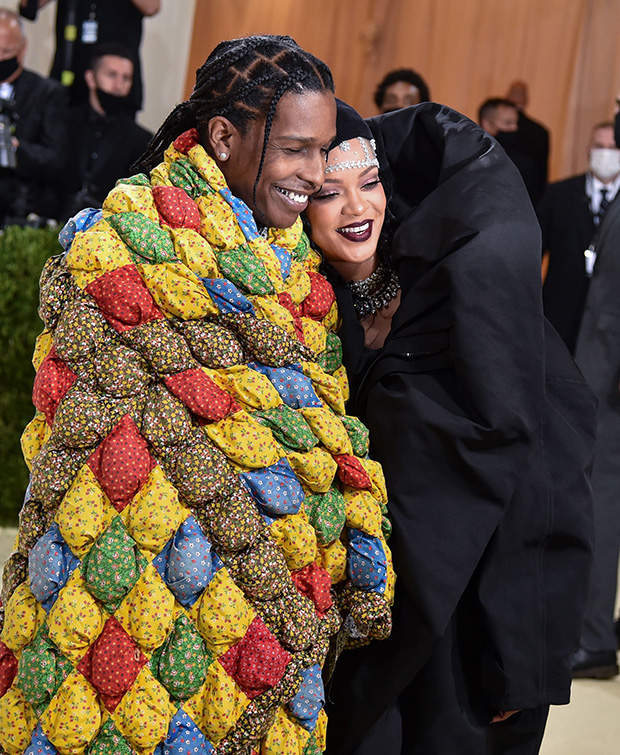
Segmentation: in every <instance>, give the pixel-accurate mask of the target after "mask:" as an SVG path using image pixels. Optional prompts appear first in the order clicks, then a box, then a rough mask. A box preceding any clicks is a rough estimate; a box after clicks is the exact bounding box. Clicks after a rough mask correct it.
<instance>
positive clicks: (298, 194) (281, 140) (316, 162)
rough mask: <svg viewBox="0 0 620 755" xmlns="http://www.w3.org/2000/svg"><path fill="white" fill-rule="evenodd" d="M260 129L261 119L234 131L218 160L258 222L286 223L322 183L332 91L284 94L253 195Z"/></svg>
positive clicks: (331, 131)
mask: <svg viewBox="0 0 620 755" xmlns="http://www.w3.org/2000/svg"><path fill="white" fill-rule="evenodd" d="M264 133H265V119H261V120H259V121H254V122H253V123H252V125H251V126H250V128H249V129H248V131H247V133H246V134H245V135H241V134H240V133H239V132H237V136H236V138H235V139H234V140H232V141H231V143H230V151H229V159H228V160H226V161H225V162H220V163H218V164H219V165H220V168H221V169H222V172H223V173H224V176H225V177H226V181H227V183H228V185H229V187H230V190H231V191H232V193H233V194H234V195H235V196H236V197H239V198H240V199H242V200H243V201H244V202H245V203H246V204H247V205H248V207H249V208H250V210H251V211H252V213H253V215H254V217H255V219H256V221H257V222H258V223H260V224H262V225H265V226H269V227H271V228H289V227H290V226H292V225H293V223H294V222H295V221H296V220H297V218H298V217H299V215H300V213H301V212H302V211H303V210H305V209H306V207H307V205H308V201H309V197H310V196H311V195H312V194H314V193H315V192H316V191H317V189H319V187H320V186H321V184H322V183H323V179H324V177H325V161H326V156H327V150H328V148H329V145H330V144H331V141H332V140H333V139H334V135H335V133H336V103H335V100H334V95H333V94H332V93H331V92H302V93H295V92H287V93H286V94H284V95H283V96H282V99H281V100H280V101H279V103H278V107H277V109H276V115H275V118H274V119H273V124H272V127H271V134H270V136H269V144H268V145H267V152H266V153H265V162H264V163H263V170H262V172H261V176H260V179H259V181H258V184H257V186H256V194H255V195H254V183H255V181H256V175H257V173H258V167H259V164H260V156H261V151H262V148H263V137H264ZM254 196H255V199H254Z"/></svg>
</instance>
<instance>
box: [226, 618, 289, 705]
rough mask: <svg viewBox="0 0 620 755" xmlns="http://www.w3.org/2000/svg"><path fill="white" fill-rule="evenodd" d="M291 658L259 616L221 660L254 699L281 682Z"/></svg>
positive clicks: (246, 692)
mask: <svg viewBox="0 0 620 755" xmlns="http://www.w3.org/2000/svg"><path fill="white" fill-rule="evenodd" d="M290 659H291V656H290V654H289V653H287V652H286V650H284V648H283V647H282V646H281V645H280V643H279V642H278V641H277V640H276V638H275V637H274V636H273V634H272V633H271V632H270V631H269V629H267V627H266V626H265V623H264V622H263V620H262V619H261V618H260V616H257V617H256V618H255V619H254V621H253V622H252V623H251V624H250V626H249V627H248V631H247V632H246V634H245V637H244V638H243V639H242V640H240V641H239V642H238V643H237V644H236V645H233V646H232V647H231V648H230V650H227V651H226V652H225V653H224V655H221V656H220V657H219V658H218V661H219V662H220V663H221V664H222V666H223V667H224V668H225V669H226V671H227V672H228V673H229V674H230V676H232V678H233V679H234V680H235V682H236V683H237V684H238V685H239V686H240V687H241V689H242V690H243V691H244V692H245V694H246V695H247V696H248V697H249V698H250V699H252V698H254V697H256V696H257V695H260V694H261V693H262V692H265V691H266V690H268V689H269V688H270V687H273V686H274V685H275V684H277V683H278V682H279V681H280V679H281V678H282V675H283V674H284V670H285V669H286V666H287V664H288V662H289V661H290Z"/></svg>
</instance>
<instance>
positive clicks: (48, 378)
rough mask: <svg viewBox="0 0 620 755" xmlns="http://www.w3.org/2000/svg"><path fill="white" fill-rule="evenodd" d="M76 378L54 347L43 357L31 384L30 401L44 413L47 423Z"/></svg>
mask: <svg viewBox="0 0 620 755" xmlns="http://www.w3.org/2000/svg"><path fill="white" fill-rule="evenodd" d="M76 380H77V375H76V374H75V372H73V370H72V369H70V368H69V367H68V366H67V365H66V364H65V363H64V362H63V361H62V359H60V357H58V356H56V352H55V351H54V349H52V350H51V351H50V353H49V354H48V355H47V356H46V357H45V359H44V360H43V362H42V363H41V366H40V367H39V369H38V371H37V374H36V375H35V378H34V384H33V386H32V403H33V404H34V405H35V406H36V407H37V409H38V410H39V411H40V412H43V413H44V414H45V418H46V420H47V424H48V425H51V424H52V422H53V421H54V415H55V414H56V409H57V408H58V404H59V403H60V400H61V399H62V397H63V396H64V395H65V393H66V392H67V391H68V390H69V388H71V386H72V385H73V383H74V382H75V381H76Z"/></svg>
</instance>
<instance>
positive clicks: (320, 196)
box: [311, 191, 338, 202]
mask: <svg viewBox="0 0 620 755" xmlns="http://www.w3.org/2000/svg"><path fill="white" fill-rule="evenodd" d="M337 196H338V192H336V191H332V192H330V193H329V194H315V195H314V196H313V197H312V200H311V201H312V202H320V201H322V200H324V199H333V198H334V197H337Z"/></svg>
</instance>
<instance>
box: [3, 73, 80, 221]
mask: <svg viewBox="0 0 620 755" xmlns="http://www.w3.org/2000/svg"><path fill="white" fill-rule="evenodd" d="M14 87H15V91H14V95H13V96H14V99H15V105H16V109H17V113H18V115H19V120H18V121H17V126H16V129H15V136H16V137H17V139H18V140H19V147H18V149H17V154H16V156H17V171H16V173H15V174H12V173H7V172H5V173H3V174H2V175H1V176H0V203H1V205H2V215H4V216H6V215H7V214H8V215H19V216H24V215H26V214H28V213H30V212H35V213H36V214H37V215H41V216H42V217H46V218H56V217H58V210H59V194H60V192H59V185H60V180H61V177H62V173H63V171H64V168H65V165H66V162H67V156H68V144H69V141H68V138H67V127H66V119H67V109H68V101H69V99H68V95H67V92H66V90H65V88H64V87H63V86H61V85H60V84H59V83H58V82H56V81H52V80H51V79H45V78H43V77H42V76H39V75H38V74H36V73H33V72H32V71H23V72H22V73H21V74H20V75H19V77H18V78H17V79H16V81H15V82H14Z"/></svg>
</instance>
